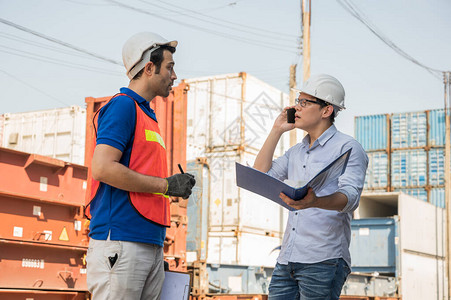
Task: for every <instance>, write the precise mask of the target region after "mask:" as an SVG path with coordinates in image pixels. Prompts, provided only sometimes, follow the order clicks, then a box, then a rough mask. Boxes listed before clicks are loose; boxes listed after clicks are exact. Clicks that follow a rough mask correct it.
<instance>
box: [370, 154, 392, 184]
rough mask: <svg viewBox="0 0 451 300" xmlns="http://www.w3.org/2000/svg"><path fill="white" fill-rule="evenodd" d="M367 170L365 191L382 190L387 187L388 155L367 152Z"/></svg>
mask: <svg viewBox="0 0 451 300" xmlns="http://www.w3.org/2000/svg"><path fill="white" fill-rule="evenodd" d="M367 155H368V159H369V162H368V169H367V171H366V176H365V189H382V188H387V186H388V176H389V175H388V155H387V152H385V151H377V152H368V153H367Z"/></svg>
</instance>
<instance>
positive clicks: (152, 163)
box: [85, 94, 171, 227]
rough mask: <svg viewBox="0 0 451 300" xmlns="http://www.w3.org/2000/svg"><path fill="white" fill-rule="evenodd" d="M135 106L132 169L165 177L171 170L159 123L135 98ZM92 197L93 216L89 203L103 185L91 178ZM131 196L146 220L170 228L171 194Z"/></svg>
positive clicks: (87, 212)
mask: <svg viewBox="0 0 451 300" xmlns="http://www.w3.org/2000/svg"><path fill="white" fill-rule="evenodd" d="M116 96H127V97H129V98H131V99H133V98H132V97H130V96H129V95H127V94H117V95H115V96H113V97H112V98H111V99H113V98H114V97H116ZM133 102H134V103H135V107H136V124H135V138H134V140H133V145H132V150H131V154H130V163H129V166H128V167H129V168H130V169H131V170H133V171H136V172H138V173H141V174H144V175H149V176H154V177H160V178H166V177H167V173H168V167H167V161H166V147H165V145H164V141H163V138H162V137H161V135H160V128H159V127H158V123H157V122H156V121H155V120H154V119H152V118H151V117H149V116H148V115H147V114H146V113H145V112H144V111H143V110H142V109H141V108H140V107H139V105H138V103H137V102H136V101H135V100H134V99H133ZM99 111H100V109H99V110H98V111H97V112H96V113H95V115H94V120H93V123H94V130H95V133H96V137H97V130H96V128H97V119H98V113H99ZM91 181H92V185H91V197H90V201H89V203H88V205H86V209H85V214H86V216H87V217H88V218H90V217H91V215H90V210H89V204H90V203H91V202H92V200H93V199H94V198H95V196H96V194H97V191H98V189H99V187H100V182H99V181H97V180H94V179H92V178H91ZM128 199H129V201H130V204H131V205H132V206H133V208H134V209H135V210H136V211H137V212H138V213H139V214H140V215H141V216H142V217H144V218H145V219H147V220H149V221H152V222H155V223H157V224H160V225H163V226H166V227H170V226H171V214H170V210H169V207H170V205H169V197H168V196H166V195H163V194H159V193H154V194H151V193H137V192H128Z"/></svg>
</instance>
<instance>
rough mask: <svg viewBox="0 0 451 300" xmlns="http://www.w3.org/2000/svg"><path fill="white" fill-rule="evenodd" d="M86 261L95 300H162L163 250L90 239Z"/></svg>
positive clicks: (155, 247) (135, 244)
mask: <svg viewBox="0 0 451 300" xmlns="http://www.w3.org/2000/svg"><path fill="white" fill-rule="evenodd" d="M116 254H117V260H116V262H115V263H114V264H113V266H111V263H112V261H111V260H113V261H114V257H115V256H116ZM110 258H113V259H110ZM86 262H87V269H88V270H87V281H88V290H89V292H91V294H92V300H110V299H114V300H120V299H124V300H154V299H157V300H158V299H160V294H161V288H162V286H163V281H164V264H163V248H162V247H160V246H157V245H153V244H144V243H135V242H125V241H111V240H109V239H108V240H106V241H103V240H94V239H91V240H90V241H89V249H88V254H87V257H86Z"/></svg>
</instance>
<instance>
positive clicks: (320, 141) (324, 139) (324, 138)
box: [302, 124, 337, 148]
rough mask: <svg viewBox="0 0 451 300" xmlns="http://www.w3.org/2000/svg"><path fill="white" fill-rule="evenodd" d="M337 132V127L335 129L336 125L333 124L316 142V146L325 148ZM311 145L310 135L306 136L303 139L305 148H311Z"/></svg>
mask: <svg viewBox="0 0 451 300" xmlns="http://www.w3.org/2000/svg"><path fill="white" fill-rule="evenodd" d="M336 132H337V127H335V125H334V124H332V125H331V126H330V127H329V128H327V129H326V131H324V132H323V134H321V135H320V137H319V138H318V139H317V140H316V141H315V144H316V143H318V144H320V145H321V146H324V144H325V143H326V142H327V141H328V140H330V139H331V138H332V137H333V136H334V135H335V133H336ZM309 144H310V135H308V134H307V135H306V136H305V137H304V138H303V139H302V146H303V147H307V148H308V147H309Z"/></svg>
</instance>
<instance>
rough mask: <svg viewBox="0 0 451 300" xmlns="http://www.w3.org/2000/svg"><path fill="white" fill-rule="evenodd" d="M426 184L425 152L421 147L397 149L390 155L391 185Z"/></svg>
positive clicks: (420, 185)
mask: <svg viewBox="0 0 451 300" xmlns="http://www.w3.org/2000/svg"><path fill="white" fill-rule="evenodd" d="M426 184H427V154H426V151H424V150H423V149H415V150H399V151H394V152H393V153H392V155H391V185H392V187H394V188H401V187H423V186H425V185H426Z"/></svg>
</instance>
